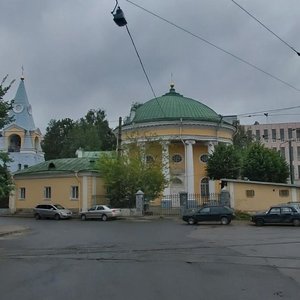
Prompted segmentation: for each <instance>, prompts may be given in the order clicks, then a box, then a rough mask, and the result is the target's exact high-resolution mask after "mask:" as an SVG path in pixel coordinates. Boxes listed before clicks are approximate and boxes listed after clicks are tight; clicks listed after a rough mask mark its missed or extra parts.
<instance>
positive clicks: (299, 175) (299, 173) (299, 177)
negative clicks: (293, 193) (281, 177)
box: [298, 166, 300, 179]
mask: <svg viewBox="0 0 300 300" xmlns="http://www.w3.org/2000/svg"><path fill="white" fill-rule="evenodd" d="M298 179H300V166H298Z"/></svg>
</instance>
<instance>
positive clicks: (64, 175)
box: [9, 157, 106, 213]
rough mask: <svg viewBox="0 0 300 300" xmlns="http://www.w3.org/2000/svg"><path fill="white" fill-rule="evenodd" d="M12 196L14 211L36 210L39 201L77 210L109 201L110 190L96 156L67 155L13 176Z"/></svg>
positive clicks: (11, 202) (11, 209)
mask: <svg viewBox="0 0 300 300" xmlns="http://www.w3.org/2000/svg"><path fill="white" fill-rule="evenodd" d="M13 179H14V183H15V189H14V191H13V192H12V193H11V196H10V199H9V208H10V211H11V212H12V213H14V212H26V211H28V212H32V209H33V208H34V207H35V206H36V205H37V204H60V205H62V206H64V207H66V208H68V209H71V210H72V211H73V212H74V213H78V212H80V211H81V210H87V209H88V208H90V207H91V206H92V205H94V204H98V203H101V204H104V203H106V202H105V201H106V198H105V194H106V189H105V185H104V183H103V180H102V179H101V178H100V174H99V171H97V170H96V168H95V159H91V158H88V157H81V158H63V159H54V160H50V161H45V162H42V163H40V164H37V165H34V166H31V167H29V168H27V169H22V170H20V171H17V172H15V173H14V175H13Z"/></svg>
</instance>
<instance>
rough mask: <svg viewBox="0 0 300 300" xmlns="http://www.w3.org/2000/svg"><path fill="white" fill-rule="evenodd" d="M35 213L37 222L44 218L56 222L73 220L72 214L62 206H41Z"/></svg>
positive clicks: (36, 208) (35, 209)
mask: <svg viewBox="0 0 300 300" xmlns="http://www.w3.org/2000/svg"><path fill="white" fill-rule="evenodd" d="M33 211H34V217H35V219H36V220H39V219H42V218H45V219H46V218H51V219H55V220H60V219H70V218H72V212H71V211H70V210H68V209H66V208H64V207H63V206H61V205H60V204H39V205H37V206H36V207H35V208H34V209H33Z"/></svg>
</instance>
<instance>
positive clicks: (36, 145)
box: [34, 137, 40, 151]
mask: <svg viewBox="0 0 300 300" xmlns="http://www.w3.org/2000/svg"><path fill="white" fill-rule="evenodd" d="M39 148H40V147H39V139H38V137H35V139H34V149H35V150H36V151H38V150H39Z"/></svg>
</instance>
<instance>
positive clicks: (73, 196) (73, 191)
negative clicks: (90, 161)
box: [70, 185, 79, 201]
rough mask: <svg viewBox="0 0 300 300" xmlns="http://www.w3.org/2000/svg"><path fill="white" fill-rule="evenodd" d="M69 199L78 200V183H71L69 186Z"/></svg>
mask: <svg viewBox="0 0 300 300" xmlns="http://www.w3.org/2000/svg"><path fill="white" fill-rule="evenodd" d="M70 199H71V200H74V201H75V200H76V201H77V200H79V186H78V185H71V187H70Z"/></svg>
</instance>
